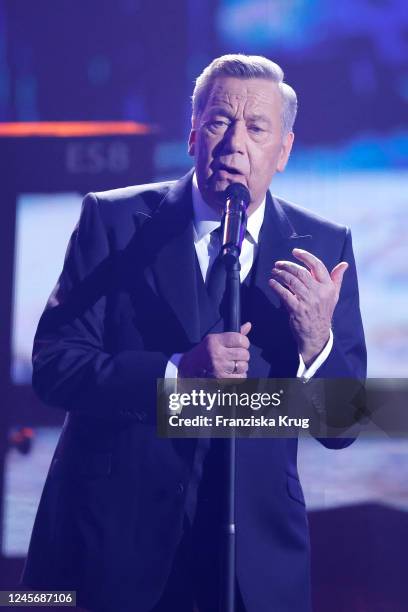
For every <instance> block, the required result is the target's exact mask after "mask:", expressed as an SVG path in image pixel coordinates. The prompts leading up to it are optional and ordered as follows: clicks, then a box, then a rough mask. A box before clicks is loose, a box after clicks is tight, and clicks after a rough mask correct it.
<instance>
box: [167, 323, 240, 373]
mask: <svg viewBox="0 0 408 612" xmlns="http://www.w3.org/2000/svg"><path fill="white" fill-rule="evenodd" d="M250 330H251V323H244V325H242V326H241V333H238V332H224V333H221V334H208V336H206V337H205V338H203V340H201V342H200V344H197V345H196V346H195V347H194V348H192V349H191V351H188V352H187V353H184V355H183V357H182V358H181V361H180V364H179V368H178V375H179V377H181V378H246V376H247V372H248V362H249V350H248V349H249V340H248V338H247V335H248V334H249V332H250Z"/></svg>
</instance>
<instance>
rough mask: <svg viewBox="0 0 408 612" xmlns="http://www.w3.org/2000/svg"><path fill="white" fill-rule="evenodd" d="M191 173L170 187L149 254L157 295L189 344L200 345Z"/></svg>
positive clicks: (157, 214)
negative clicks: (176, 321)
mask: <svg viewBox="0 0 408 612" xmlns="http://www.w3.org/2000/svg"><path fill="white" fill-rule="evenodd" d="M191 178H192V171H191V172H189V173H188V174H187V175H186V176H184V177H183V178H181V179H180V180H179V181H177V183H175V185H173V186H172V187H171V188H170V189H169V191H168V193H167V195H166V196H165V197H164V199H163V200H162V202H161V203H160V206H159V207H158V209H157V211H156V212H155V214H154V216H153V218H152V223H151V224H150V227H151V232H149V234H150V236H149V237H150V239H151V240H152V241H153V244H152V243H150V245H149V250H150V249H151V248H152V247H153V251H154V257H152V258H151V261H152V270H153V273H154V275H155V278H156V282H157V286H158V289H159V292H160V294H161V295H162V297H163V298H164V300H166V302H167V303H168V304H169V306H170V307H171V308H172V310H173V312H174V314H175V315H176V317H177V319H178V320H179V322H180V324H181V326H182V328H183V329H184V330H185V333H186V336H187V338H188V340H189V341H190V342H191V343H193V344H194V343H197V342H199V341H200V321H199V310H198V303H197V287H196V277H195V274H196V262H195V258H196V254H195V249H194V233H193V208H192V195H191Z"/></svg>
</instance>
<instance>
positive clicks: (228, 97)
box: [208, 77, 280, 104]
mask: <svg viewBox="0 0 408 612" xmlns="http://www.w3.org/2000/svg"><path fill="white" fill-rule="evenodd" d="M277 94H279V90H278V86H277V84H276V83H274V82H273V81H270V80H268V79H261V78H260V79H239V78H236V77H217V78H216V79H214V82H213V84H212V87H211V90H210V93H209V96H208V102H209V103H210V104H218V103H222V102H224V103H227V104H228V103H233V102H234V101H235V102H237V101H238V102H239V101H246V100H254V101H259V102H264V103H266V104H272V103H276V96H277ZM279 97H280V96H279Z"/></svg>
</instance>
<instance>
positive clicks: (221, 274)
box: [206, 227, 227, 316]
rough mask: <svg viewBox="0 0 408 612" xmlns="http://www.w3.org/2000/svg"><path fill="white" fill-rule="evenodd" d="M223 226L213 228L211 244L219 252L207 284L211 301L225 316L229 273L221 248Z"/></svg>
mask: <svg viewBox="0 0 408 612" xmlns="http://www.w3.org/2000/svg"><path fill="white" fill-rule="evenodd" d="M221 231H222V230H221V227H218V228H217V229H215V230H213V231H212V232H211V239H210V241H211V242H210V244H211V246H212V248H213V249H214V251H216V252H217V253H218V254H217V256H216V258H215V260H214V262H213V264H212V266H211V268H210V271H209V273H208V276H207V280H206V286H207V292H208V296H209V298H210V300H211V302H212V303H213V304H214V306H215V309H216V311H217V312H219V313H220V315H221V316H223V306H224V305H223V303H222V302H223V298H224V293H225V281H226V277H227V273H226V270H225V265H224V262H223V260H222V257H221V253H220V249H221V240H222V234H221Z"/></svg>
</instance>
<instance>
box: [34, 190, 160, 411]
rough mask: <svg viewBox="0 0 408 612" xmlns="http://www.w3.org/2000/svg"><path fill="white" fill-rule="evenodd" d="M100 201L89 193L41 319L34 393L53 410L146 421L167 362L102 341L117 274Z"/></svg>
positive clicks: (36, 345)
mask: <svg viewBox="0 0 408 612" xmlns="http://www.w3.org/2000/svg"><path fill="white" fill-rule="evenodd" d="M99 206H100V205H99V202H98V199H97V197H96V196H95V195H93V194H88V195H87V196H86V197H85V199H84V201H83V205H82V211H81V216H80V219H79V222H78V225H77V227H76V228H75V230H74V232H73V234H72V236H71V239H70V242H69V245H68V249H67V254H66V256H65V261H64V266H63V270H62V273H61V275H60V277H59V279H58V282H57V285H56V287H55V288H54V290H53V292H52V294H51V296H50V298H49V300H48V303H47V305H46V308H45V311H44V313H43V315H42V317H41V319H40V322H39V325H38V329H37V333H36V335H35V339H34V347H33V387H34V390H35V391H36V393H37V394H38V396H39V397H40V398H41V399H42V400H43V401H44V402H45V403H47V404H50V405H53V406H59V407H62V408H64V409H65V410H68V411H75V412H82V413H86V414H88V415H93V416H98V417H101V418H108V419H111V418H114V419H115V418H121V417H125V418H132V419H135V420H140V421H143V420H146V417H148V416H149V415H148V414H147V412H146V406H150V407H151V408H150V411H152V406H155V399H156V379H157V378H162V377H163V376H164V372H165V368H166V364H167V360H168V357H167V356H166V355H165V354H164V353H161V352H149V351H144V350H127V351H122V352H118V353H116V354H110V353H109V352H107V350H106V346H105V343H104V335H105V334H104V332H105V330H104V327H105V325H104V323H105V310H106V300H107V294H108V292H109V283H110V279H111V276H112V257H111V254H110V249H109V241H108V235H107V231H106V228H105V225H104V223H103V220H102V218H101V212H100V208H99Z"/></svg>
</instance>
